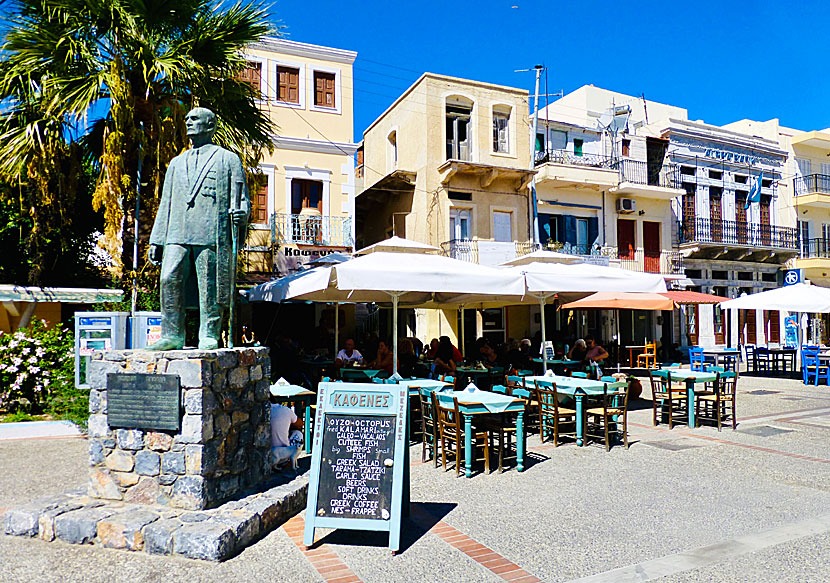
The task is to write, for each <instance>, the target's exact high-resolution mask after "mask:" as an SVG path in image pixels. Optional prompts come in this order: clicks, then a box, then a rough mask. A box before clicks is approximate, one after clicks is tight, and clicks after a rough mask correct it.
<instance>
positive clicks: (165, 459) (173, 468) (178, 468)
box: [161, 450, 186, 474]
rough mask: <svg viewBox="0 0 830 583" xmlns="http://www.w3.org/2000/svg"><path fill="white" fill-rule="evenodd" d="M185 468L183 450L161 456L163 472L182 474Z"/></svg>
mask: <svg viewBox="0 0 830 583" xmlns="http://www.w3.org/2000/svg"><path fill="white" fill-rule="evenodd" d="M185 451H186V450H185ZM185 469H186V464H185V453H184V452H175V453H166V454H164V455H163V456H162V458H161V471H162V472H164V473H165V474H184V473H185Z"/></svg>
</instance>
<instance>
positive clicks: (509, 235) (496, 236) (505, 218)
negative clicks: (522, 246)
mask: <svg viewBox="0 0 830 583" xmlns="http://www.w3.org/2000/svg"><path fill="white" fill-rule="evenodd" d="M493 240H494V241H502V242H510V241H513V213H510V212H505V211H493Z"/></svg>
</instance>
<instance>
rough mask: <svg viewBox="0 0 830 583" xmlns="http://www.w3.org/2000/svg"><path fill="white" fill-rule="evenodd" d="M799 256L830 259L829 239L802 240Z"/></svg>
mask: <svg viewBox="0 0 830 583" xmlns="http://www.w3.org/2000/svg"><path fill="white" fill-rule="evenodd" d="M801 256H802V257H804V258H805V259H830V239H805V240H802V241H801Z"/></svg>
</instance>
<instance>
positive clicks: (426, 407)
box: [414, 387, 435, 427]
mask: <svg viewBox="0 0 830 583" xmlns="http://www.w3.org/2000/svg"><path fill="white" fill-rule="evenodd" d="M414 388H417V389H418V400H419V401H421V416H422V417H423V418H424V424H425V425H426V426H428V427H432V426H433V425H434V424H435V409H434V406H435V405H434V403H433V401H434V399H433V398H432V394H433V392H434V391H432V390H430V389H424V388H423V387H414Z"/></svg>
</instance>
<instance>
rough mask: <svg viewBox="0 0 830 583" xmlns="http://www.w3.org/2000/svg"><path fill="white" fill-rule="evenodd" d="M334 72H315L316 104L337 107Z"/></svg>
mask: <svg viewBox="0 0 830 583" xmlns="http://www.w3.org/2000/svg"><path fill="white" fill-rule="evenodd" d="M334 77H335V76H334V73H321V72H319V71H318V72H315V73H314V105H321V106H323V107H335V104H336V103H337V102H336V101H335V98H334Z"/></svg>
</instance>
